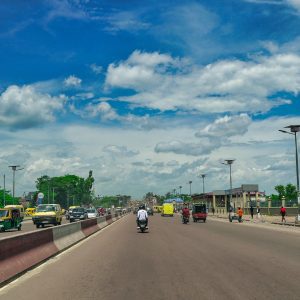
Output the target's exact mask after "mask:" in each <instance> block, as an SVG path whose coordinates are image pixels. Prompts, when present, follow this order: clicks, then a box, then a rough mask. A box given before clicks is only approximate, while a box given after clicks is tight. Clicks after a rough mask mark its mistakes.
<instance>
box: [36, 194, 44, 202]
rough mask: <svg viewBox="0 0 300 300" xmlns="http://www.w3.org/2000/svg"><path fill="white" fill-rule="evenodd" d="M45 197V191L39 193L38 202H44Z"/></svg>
mask: <svg viewBox="0 0 300 300" xmlns="http://www.w3.org/2000/svg"><path fill="white" fill-rule="evenodd" d="M43 199H44V194H43V193H38V198H37V204H38V205H39V204H42V203H43Z"/></svg>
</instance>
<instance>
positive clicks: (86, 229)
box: [0, 214, 124, 286]
mask: <svg viewBox="0 0 300 300" xmlns="http://www.w3.org/2000/svg"><path fill="white" fill-rule="evenodd" d="M123 216H124V215H119V214H113V215H108V216H105V217H99V218H95V219H88V220H84V221H81V222H75V223H70V224H64V225H60V226H57V227H51V228H46V229H41V230H35V231H32V232H28V233H24V234H20V235H17V236H13V237H7V238H4V239H1V240H0V285H1V286H3V285H4V284H5V283H6V282H7V281H10V280H12V279H13V278H15V277H16V276H17V275H19V274H21V273H23V272H25V271H27V270H29V269H31V268H33V267H34V266H36V265H37V264H39V263H41V262H43V261H44V260H46V259H48V258H50V257H52V256H54V255H56V254H57V253H59V252H61V251H63V250H65V249H67V248H69V247H70V246H72V245H74V244H76V243H78V242H79V241H81V240H83V239H84V238H86V237H88V236H89V235H91V234H93V233H95V232H97V231H99V230H101V229H102V228H104V227H106V226H107V225H110V224H111V223H113V222H114V221H116V220H118V219H120V218H121V217H123Z"/></svg>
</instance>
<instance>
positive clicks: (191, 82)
mask: <svg viewBox="0 0 300 300" xmlns="http://www.w3.org/2000/svg"><path fill="white" fill-rule="evenodd" d="M147 57H148V59H147ZM179 62H180V63H179ZM106 86H108V87H110V88H114V87H116V88H124V89H131V90H133V91H135V94H134V95H132V96H124V97H119V98H118V99H119V100H121V101H128V102H131V103H132V104H133V105H135V106H140V107H147V108H152V109H159V110H161V111H166V110H183V111H197V112H198V113H205V114H207V113H224V112H231V113H238V112H247V113H258V112H267V111H269V110H270V109H271V108H272V107H275V106H279V105H282V104H289V103H290V102H291V101H290V100H289V99H282V98H276V97H272V96H274V95H276V94H277V93H279V92H286V93H290V94H294V95H296V94H298V93H299V90H300V56H299V55H296V54H276V55H273V56H269V57H255V60H250V61H241V60H222V61H218V62H215V63H213V64H209V65H207V66H205V67H200V66H198V67H197V66H195V67H193V68H191V67H189V65H186V64H184V63H183V61H180V60H178V59H172V58H171V57H170V56H166V55H165V54H159V53H154V55H153V56H151V54H149V55H148V56H147V54H145V53H141V52H138V51H135V52H134V53H133V54H132V55H131V56H130V57H129V59H128V60H127V61H121V62H120V63H118V64H111V65H110V66H109V67H108V71H107V76H106Z"/></svg>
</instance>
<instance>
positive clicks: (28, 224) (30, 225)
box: [0, 217, 68, 239]
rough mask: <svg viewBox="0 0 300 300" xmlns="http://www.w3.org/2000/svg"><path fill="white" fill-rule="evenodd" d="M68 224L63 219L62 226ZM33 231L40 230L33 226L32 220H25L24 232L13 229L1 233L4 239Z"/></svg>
mask: <svg viewBox="0 0 300 300" xmlns="http://www.w3.org/2000/svg"><path fill="white" fill-rule="evenodd" d="M66 223H68V221H67V220H66V218H65V217H63V219H62V224H66ZM51 226H53V225H51V224H50V225H45V228H48V227H51ZM33 230H39V229H37V228H36V226H35V225H34V224H33V222H32V220H29V219H27V220H24V221H23V224H22V230H20V231H18V230H17V229H11V230H7V231H5V232H0V239H1V238H4V237H8V236H13V235H18V234H21V233H25V232H29V231H33Z"/></svg>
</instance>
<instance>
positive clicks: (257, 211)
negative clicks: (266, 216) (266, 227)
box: [256, 206, 260, 219]
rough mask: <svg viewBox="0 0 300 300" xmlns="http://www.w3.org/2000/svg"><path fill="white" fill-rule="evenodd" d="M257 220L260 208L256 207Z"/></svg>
mask: <svg viewBox="0 0 300 300" xmlns="http://www.w3.org/2000/svg"><path fill="white" fill-rule="evenodd" d="M256 213H257V218H258V219H260V207H259V206H256Z"/></svg>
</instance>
